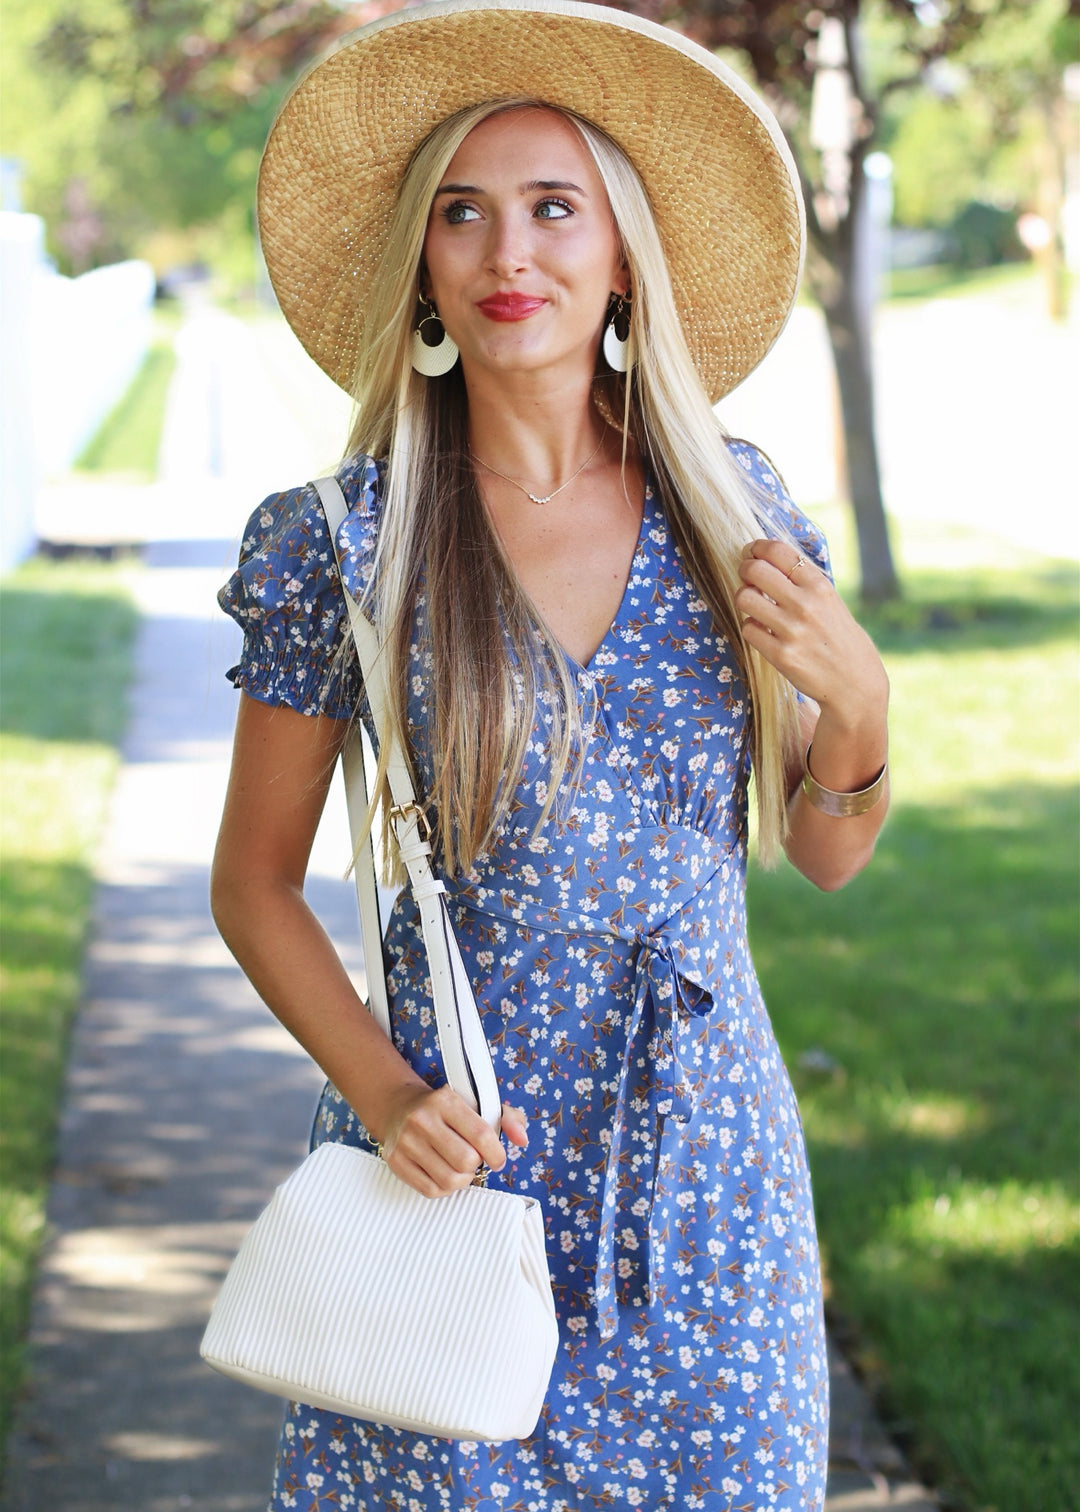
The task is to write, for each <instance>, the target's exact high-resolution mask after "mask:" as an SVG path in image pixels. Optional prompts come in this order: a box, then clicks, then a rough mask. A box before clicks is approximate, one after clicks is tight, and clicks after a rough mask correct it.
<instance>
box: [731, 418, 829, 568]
mask: <svg viewBox="0 0 1080 1512" xmlns="http://www.w3.org/2000/svg"><path fill="white" fill-rule="evenodd" d="M728 451H729V452H730V454H731V456H732V459H733V460H734V461H735V463H736V464H737V465H738V467H739V468H740V469H741V470H742V471H743V472H744V473H745V474H746V477H747V482H748V483H749V484H750V489H751V493H752V494H753V497H754V503H755V506H756V509H757V515H758V519H759V520H760V522H761V528H762V530H763V531H764V532H765V534H766V535H769V536H787V537H788V538H789V539H790V540H791V541H793V542H794V543H795V544H796V545H797V546H798V547H799V549H800V550H801V551H803V552H804V553H805V554H806V555H807V556H808V557H809V558H810V559H811V560H812V561H813V562H814V563H815V564H816V565H817V566H818V567H820V568H821V569H822V571H823V572H827V573H828V574H829V575H830V577H831V576H832V568H831V566H830V562H829V546H828V542H827V541H826V539H825V533H824V531H822V530H821V529H820V527H819V526H817V525H815V523H814V521H813V520H811V518H810V516H809V515H807V514H805V513H804V512H803V510H801V509H800V508H799V506H798V505H797V504H796V503H795V501H794V500H793V499H792V497H791V495H790V494H789V493H788V490H787V486H786V484H785V483H784V480H783V478H782V477H781V475H780V472H779V470H778V469H777V468H776V467H775V466H774V465H773V463H772V461H771V460H770V458H769V457H768V456H767V454H766V453H765V452H763V451H762V449H761V448H760V447H759V446H755V445H754V444H753V442H752V441H745V440H743V439H742V438H737V437H731V438H730V439H729V441H728Z"/></svg>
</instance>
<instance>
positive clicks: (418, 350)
mask: <svg viewBox="0 0 1080 1512" xmlns="http://www.w3.org/2000/svg"><path fill="white" fill-rule="evenodd" d="M420 303H421V304H422V305H423V306H424V307H425V309H426V310H427V314H426V315H422V316H421V317H420V320H419V321H418V323H417V326H416V330H415V331H414V332H413V337H412V365H413V367H414V368H415V369H416V371H417V372H418V373H420V374H422V375H423V377H425V378H441V377H442V375H443V374H444V373H448V372H449V371H450V369H451V368H452V367H453V365H454V363H455V362H456V361H457V360H458V347H457V342H456V341H455V340H454V338H453V337H452V336H451V335H449V333H448V332H447V329H446V327H445V326H444V325H443V323H442V321H441V320H440V319H439V312H438V311H437V310H436V308H435V306H434V305H433V304H432V303H431V301H430V299H425V297H424V295H423V294H421V296H420Z"/></svg>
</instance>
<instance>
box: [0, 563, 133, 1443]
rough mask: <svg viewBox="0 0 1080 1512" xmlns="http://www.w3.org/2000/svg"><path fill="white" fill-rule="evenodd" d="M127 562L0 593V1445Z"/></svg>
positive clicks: (64, 569) (109, 714)
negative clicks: (0, 798)
mask: <svg viewBox="0 0 1080 1512" xmlns="http://www.w3.org/2000/svg"><path fill="white" fill-rule="evenodd" d="M131 570H132V569H131V568H130V567H125V566H117V565H105V564H102V563H95V562H87V561H78V562H69V563H65V564H64V565H62V566H60V565H57V564H50V563H45V562H34V563H30V564H28V565H27V566H25V567H23V568H21V569H20V570H19V571H17V572H15V573H13V574H11V575H10V576H9V577H7V578H6V579H5V580H4V583H3V586H2V592H0V693H2V702H0V784H2V791H3V807H2V821H0V842H2V863H3V864H2V867H0V994H2V1004H3V1018H2V1039H0V1119H2V1124H0V1446H2V1444H3V1440H4V1436H5V1435H6V1430H7V1428H8V1426H9V1422H10V1414H11V1409H12V1405H13V1403H14V1400H15V1397H16V1393H17V1390H18V1382H19V1376H20V1370H21V1357H22V1340H23V1335H24V1332H25V1328H26V1320H27V1314H28V1309H29V1302H30V1288H31V1283H32V1280H33V1268H34V1261H35V1258H36V1256H37V1252H38V1248H39V1245H40V1242H41V1238H42V1232H43V1223H44V1210H45V1197H46V1192H47V1188H48V1180H49V1171H50V1167H51V1164H52V1160H53V1147H54V1137H55V1123H56V1111H57V1103H58V1099H59V1093H60V1087H61V1083H62V1079H63V1072H64V1061H65V1055H66V1049H67V1031H68V1025H69V1023H70V1019H71V1014H72V1011H73V1009H74V1007H75V1004H76V1002H77V1001H78V995H79V972H80V963H81V958H82V950H83V941H84V937H85V933H86V925H87V921H88V917H89V908H90V900H91V893H92V876H91V868H92V864H93V857H94V851H95V848H96V845H97V842H98V839H99V836H100V833H101V827H102V821H103V819H104V814H105V805H106V800H107V797H108V792H109V788H110V786H111V783H112V779H113V776H114V774H115V771H116V767H117V761H118V758H117V753H116V745H117V742H118V740H119V738H120V734H121V731H122V728H123V724H124V717H125V699H126V691H127V686H128V680H129V676H130V669H131V647H132V642H133V637H134V630H135V622H136V614H135V609H134V606H133V604H132V602H131V599H130V597H129V594H128V589H127V583H128V581H129V579H130V573H131Z"/></svg>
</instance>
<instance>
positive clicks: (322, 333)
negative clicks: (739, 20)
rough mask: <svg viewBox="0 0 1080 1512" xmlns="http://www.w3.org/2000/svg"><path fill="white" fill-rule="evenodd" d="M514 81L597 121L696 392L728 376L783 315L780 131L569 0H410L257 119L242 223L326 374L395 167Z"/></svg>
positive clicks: (342, 357) (349, 349)
mask: <svg viewBox="0 0 1080 1512" xmlns="http://www.w3.org/2000/svg"><path fill="white" fill-rule="evenodd" d="M516 95H527V96H531V97H534V98H537V99H541V100H544V101H547V102H549V103H551V104H554V105H562V106H566V107H568V108H570V109H572V110H575V111H577V112H579V114H581V115H583V116H585V117H587V118H588V119H589V120H591V121H593V122H594V123H595V124H597V125H598V126H600V127H602V128H603V129H604V130H605V131H606V132H607V133H608V135H609V136H611V137H612V138H613V139H614V140H615V141H616V142H617V143H618V144H619V145H620V146H621V147H622V148H623V150H624V151H625V152H626V153H627V154H628V156H629V157H630V158H631V160H632V161H633V162H634V164H635V165H636V167H637V169H638V171H639V173H640V174H641V176H642V179H643V181H644V183H645V186H646V188H647V190H648V192H649V195H650V198H651V200H652V203H653V206H654V207H655V209H656V211H657V216H658V221H659V224H660V229H661V234H662V237H663V241H664V245H665V249H666V251H667V255H668V260H669V263H670V266H671V271H672V278H673V282H674V285H675V293H676V299H677V302H678V307H679V312H680V316H681V319H682V323H683V329H684V332H685V335H686V339H687V342H688V344H689V347H690V351H691V354H692V356H693V358H694V360H695V362H696V364H697V368H698V371H699V373H700V374H701V378H702V382H703V384H704V386H705V389H706V392H707V393H708V394H709V395H710V397H711V398H712V399H713V401H714V402H715V400H717V399H719V398H721V397H722V396H723V395H724V394H726V393H728V392H730V390H731V389H733V388H734V387H735V385H736V384H738V383H739V382H741V380H742V379H743V378H745V377H746V375H747V373H749V372H750V371H751V370H752V369H753V368H754V367H756V366H757V364H758V363H759V362H760V361H761V359H762V358H763V357H764V356H765V354H766V352H768V350H769V348H770V347H771V346H772V344H773V342H774V341H775V340H776V337H777V336H778V335H779V333H780V331H781V330H782V329H783V326H784V323H785V321H786V319H787V316H788V313H789V311H790V309H791V306H792V303H793V301H794V298H795V293H796V290H797V287H798V281H799V275H800V272H801V264H802V249H803V240H804V238H803V229H804V216H803V207H802V200H801V196H800V193H799V189H798V177H797V174H796V171H795V168H794V164H793V161H792V159H791V154H790V152H789V150H788V148H787V144H786V143H785V142H784V139H783V136H782V133H781V132H780V129H779V127H778V126H777V124H776V122H775V121H774V120H773V118H772V116H771V115H770V114H769V112H768V111H767V110H766V108H765V107H764V105H762V104H761V102H760V101H759V100H758V99H757V98H756V96H754V94H753V93H752V92H751V91H750V90H749V89H748V88H747V86H746V85H745V84H744V83H743V82H742V81H741V80H740V79H739V78H738V77H737V75H735V74H733V73H732V72H731V71H730V70H729V69H727V68H726V67H725V66H724V65H723V64H721V63H720V62H719V61H718V60H717V59H716V58H714V57H712V55H711V54H709V53H708V52H706V51H705V50H704V49H702V48H700V47H698V46H697V45H696V44H694V43H692V42H688V41H687V40H686V39H685V38H683V37H680V36H679V35H678V34H677V33H675V32H672V31H671V30H669V29H667V28H664V27H660V26H656V25H654V24H653V23H651V22H648V21H643V20H640V19H639V18H637V17H633V16H628V15H626V14H625V13H623V12H620V11H615V10H608V9H605V8H603V7H600V6H594V5H585V4H574V3H570V0H509V3H507V0H493V3H492V0H480V3H477V0H469V4H468V7H467V8H464V7H463V6H462V4H461V0H450V3H448V4H437V5H426V6H418V7H415V8H410V9H407V10H405V11H402V12H397V13H396V14H394V15H392V16H389V17H385V18H383V19H382V20H380V21H377V22H374V23H372V25H370V26H368V27H365V28H363V29H362V30H361V31H359V32H357V33H354V34H353V36H352V37H350V38H347V39H346V40H345V41H344V42H343V43H342V44H340V45H339V47H338V48H337V49H336V50H335V51H334V52H332V53H331V54H330V55H329V56H328V57H327V58H325V59H323V60H322V61H321V62H320V63H318V64H316V65H315V66H314V67H313V68H312V69H311V70H309V72H308V73H307V74H306V75H305V76H304V77H303V78H302V79H301V80H300V82H299V83H298V84H297V86H296V88H295V89H294V90H293V93H292V94H291V95H290V97H289V98H288V100H287V101H286V102H285V105H284V106H283V108H282V110H281V113H280V115H279V116H278V119H277V121H276V123H275V125H274V127H273V130H272V131H271V134H270V138H269V140H268V142H267V146H266V151H265V153H264V155H263V162H262V167H261V169H260V174H259V223H260V232H261V236H262V245H263V251H264V253H265V256H266V262H267V267H268V268H269V271H270V277H271V280H272V282H273V285H274V289H275V292H276V293H277V296H278V300H279V302H280V304H281V307H282V310H283V311H284V313H285V316H286V318H287V319H288V321H289V323H290V325H291V326H292V328H293V330H294V331H295V332H296V334H297V335H298V336H299V338H300V340H301V341H302V343H303V344H304V346H305V347H306V349H307V350H308V352H309V353H310V354H311V356H312V357H314V359H315V361H316V362H317V363H318V364H319V365H320V367H322V368H323V369H324V370H325V371H326V372H327V373H329V374H330V376H331V377H332V378H333V379H334V380H335V382H337V383H338V384H340V385H341V386H342V387H343V388H346V389H347V388H349V387H350V385H351V383H352V381H353V374H354V370H355V364H356V355H357V352H358V350H359V349H360V345H361V343H362V341H363V339H364V303H365V292H366V290H367V288H368V285H369V283H370V280H371V278H372V275H373V273H374V270H375V268H376V266H377V264H378V262H379V259H380V257H381V255H382V253H383V250H384V247H385V244H386V237H387V233H388V227H389V221H390V215H391V211H392V208H393V205H394V202H395V198H396V193H397V189H398V185H399V183H400V181H401V177H402V174H403V172H404V170H405V167H406V164H407V163H408V160H409V158H410V157H411V155H412V153H413V151H414V150H415V148H416V147H417V146H418V145H419V143H420V142H421V141H422V140H423V139H424V137H425V136H427V134H428V133H429V132H430V131H431V130H432V128H433V127H434V126H436V125H437V124H438V123H439V122H440V121H442V120H444V119H445V118H446V117H447V116H449V115H452V114H453V113H454V112H456V111H458V110H462V109H464V108H465V107H466V106H470V105H476V104H480V103H482V102H484V101H486V100H492V99H501V98H510V97H512V96H516Z"/></svg>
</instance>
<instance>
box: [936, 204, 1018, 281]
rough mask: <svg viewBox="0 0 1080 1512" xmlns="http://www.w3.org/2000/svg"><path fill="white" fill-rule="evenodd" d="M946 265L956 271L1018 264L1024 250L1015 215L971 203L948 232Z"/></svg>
mask: <svg viewBox="0 0 1080 1512" xmlns="http://www.w3.org/2000/svg"><path fill="white" fill-rule="evenodd" d="M947 234H948V247H949V250H948V253H947V261H948V262H949V263H951V264H952V266H953V267H954V268H990V267H994V266H995V265H996V264H998V263H1003V262H1017V261H1018V260H1019V259H1021V258H1022V257H1024V255H1025V253H1024V248H1023V246H1022V245H1021V242H1020V237H1019V236H1018V235H1017V231H1016V212H1015V211H1013V210H1001V209H999V208H998V206H997V205H988V204H986V203H985V201H983V200H972V201H971V202H970V204H967V205H965V206H964V208H963V209H962V210H961V211H960V212H959V214H958V215H956V216H955V217H954V218H953V221H952V223H951V225H950V226H949V228H948V233H947Z"/></svg>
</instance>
